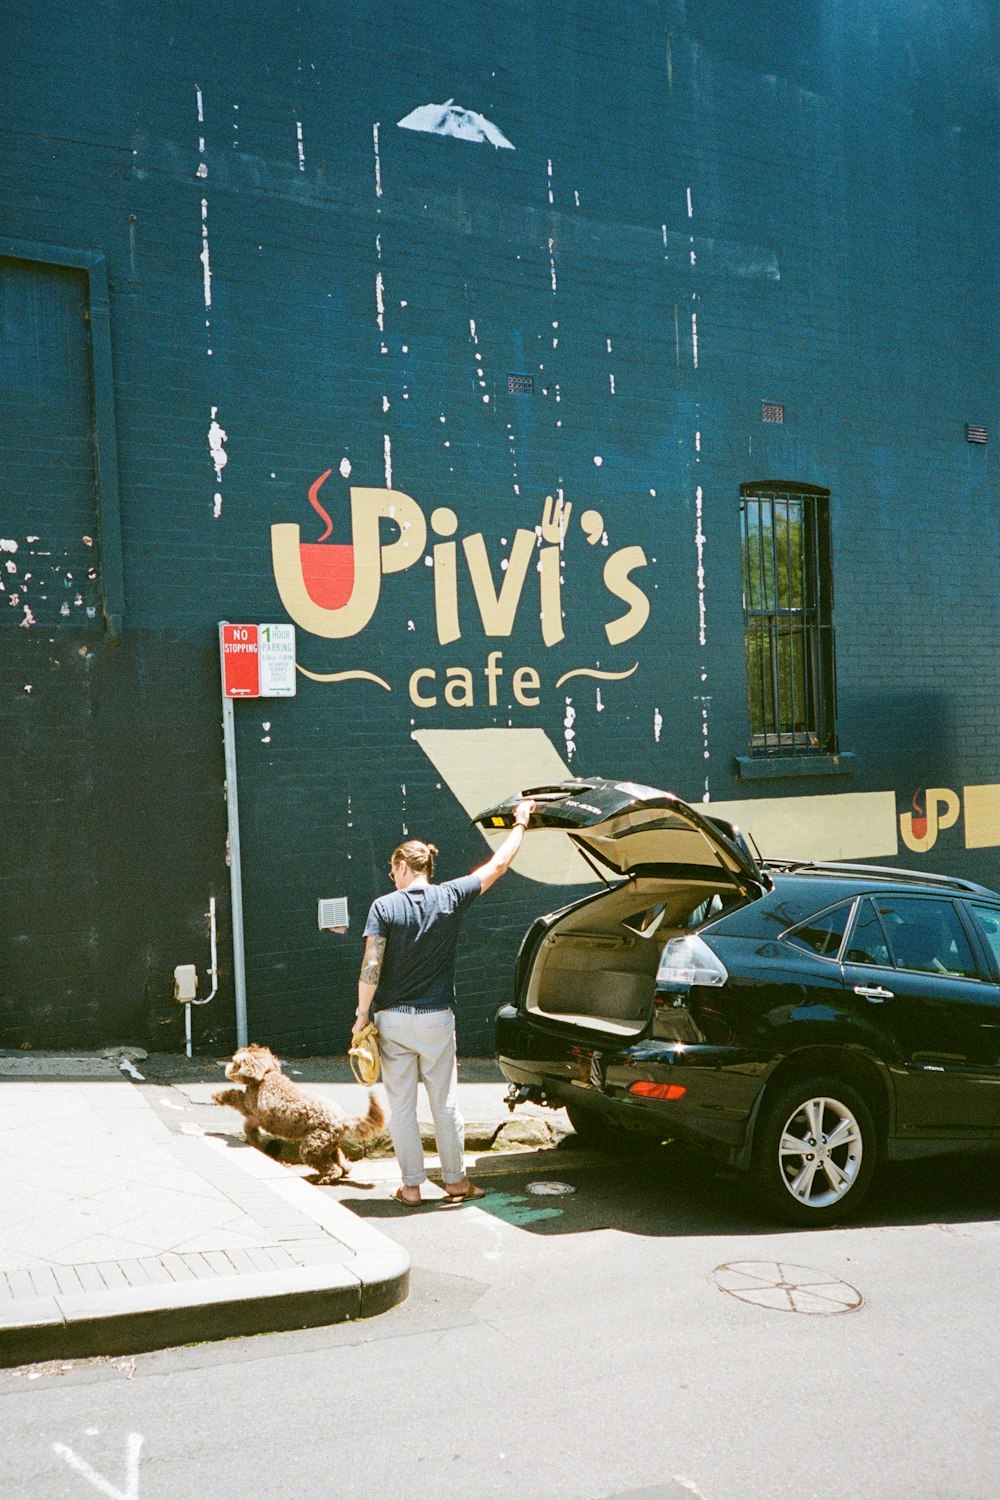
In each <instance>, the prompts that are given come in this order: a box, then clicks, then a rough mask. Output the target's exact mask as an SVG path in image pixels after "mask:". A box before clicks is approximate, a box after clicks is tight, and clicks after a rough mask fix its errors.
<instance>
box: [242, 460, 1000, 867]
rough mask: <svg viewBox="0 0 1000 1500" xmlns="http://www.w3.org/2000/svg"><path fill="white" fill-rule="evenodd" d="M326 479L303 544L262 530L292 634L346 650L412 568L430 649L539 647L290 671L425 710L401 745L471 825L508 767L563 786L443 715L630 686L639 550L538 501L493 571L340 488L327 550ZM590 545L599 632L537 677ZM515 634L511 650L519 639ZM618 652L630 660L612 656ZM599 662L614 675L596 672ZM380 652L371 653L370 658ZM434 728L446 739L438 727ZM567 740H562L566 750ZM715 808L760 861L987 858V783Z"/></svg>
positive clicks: (446, 522) (563, 855)
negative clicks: (899, 795) (368, 689)
mask: <svg viewBox="0 0 1000 1500" xmlns="http://www.w3.org/2000/svg"><path fill="white" fill-rule="evenodd" d="M330 473H331V471H330V470H327V471H326V472H325V473H323V474H321V475H319V477H318V478H317V479H316V480H315V481H314V483H313V484H312V485H311V486H310V489H309V500H310V503H311V505H312V507H313V509H314V511H315V512H316V514H317V515H318V516H319V517H320V519H321V521H322V523H323V527H324V529H323V530H322V532H321V534H320V536H319V537H318V539H317V540H316V541H315V542H309V541H305V542H304V541H303V540H302V537H301V534H300V528H299V526H298V525H297V524H294V523H291V522H288V523H279V524H277V525H274V526H272V527H271V554H272V562H273V567H274V578H275V582H276V584H277V588H278V592H279V594H280V596H281V601H282V603H283V605H284V607H285V609H286V610H287V612H288V614H289V616H290V618H291V619H292V620H293V621H294V622H295V624H296V625H298V626H299V627H300V628H301V629H302V630H304V631H306V632H307V633H308V634H310V635H312V636H317V637H320V638H321V639H325V640H332V641H348V640H351V639H353V638H354V637H357V636H359V635H361V634H362V632H363V631H364V630H365V629H366V628H367V627H368V626H369V625H370V624H371V622H372V620H373V619H374V618H375V615H376V612H377V610H378V608H379V602H380V599H381V598H382V590H383V585H384V583H385V581H386V580H387V579H391V578H392V576H393V575H394V574H397V573H405V572H407V571H409V570H412V569H414V568H419V575H418V574H415V573H411V577H410V584H411V586H412V585H413V584H414V583H416V586H417V587H418V588H423V589H425V590H427V598H428V601H429V602H430V603H432V605H433V612H434V621H435V626H436V632H437V640H438V644H439V645H441V646H447V645H450V644H452V643H454V642H460V641H463V640H468V639H469V636H470V634H471V633H472V632H473V631H474V630H475V629H476V628H477V627H481V629H482V634H483V635H484V636H486V637H487V639H500V640H503V639H505V638H508V637H510V636H511V634H512V632H513V629H514V625H515V622H516V620H517V619H518V617H519V615H523V616H524V617H525V618H530V617H531V616H534V617H535V618H536V619H537V621H538V629H539V637H538V646H539V651H538V655H537V656H536V657H535V659H533V660H530V661H520V660H519V661H512V660H507V661H505V660H504V654H503V650H502V649H499V648H496V649H492V650H489V651H486V652H484V653H483V659H480V660H478V661H473V662H472V664H471V665H470V664H465V665H457V664H456V665H448V666H445V665H443V664H442V663H440V662H438V663H437V664H432V663H427V664H426V665H420V666H417V667H412V666H411V665H410V664H409V663H408V664H407V665H406V666H405V667H400V675H399V678H398V680H396V679H394V680H392V681H389V680H387V678H386V677H385V676H382V675H380V674H379V673H376V672H373V671H371V670H370V667H368V666H365V665H364V658H363V656H362V658H361V660H360V661H358V662H357V663H356V664H352V665H350V666H347V667H346V668H345V669H344V670H340V671H336V672H319V671H313V670H311V669H309V668H307V667H305V666H303V665H302V664H301V663H299V664H298V670H299V671H300V672H301V673H302V674H303V675H304V676H306V677H309V678H311V679H312V680H313V681H315V682H325V683H336V682H344V681H349V680H352V679H362V680H364V681H368V682H371V683H372V684H374V685H376V686H377V687H378V688H379V689H380V690H384V691H385V692H389V693H393V692H398V693H401V694H403V695H405V700H406V701H408V702H409V703H410V704H411V705H412V706H413V707H414V708H416V709H418V710H425V711H429V710H434V711H435V712H434V715H433V718H434V720H435V727H432V728H431V727H428V728H424V727H417V728H415V729H413V730H412V738H413V739H414V740H415V741H416V742H417V744H419V745H420V747H421V749H422V750H423V752H424V754H426V755H427V756H428V758H429V759H430V760H431V761H432V762H433V764H434V765H435V766H436V768H437V770H438V772H439V774H440V775H441V777H442V779H443V780H444V781H445V782H446V783H447V784H448V786H449V787H450V789H451V790H452V792H453V793H454V795H455V796H456V798H457V799H458V801H459V802H460V803H461V804H462V805H463V806H464V807H465V810H466V811H467V812H468V813H469V814H470V815H472V814H474V813H475V812H477V811H478V810H479V809H480V808H482V807H484V806H486V805H487V804H488V803H489V802H490V801H493V800H497V799H499V798H501V797H503V796H506V795H508V794H509V792H510V791H511V785H510V781H511V768H512V767H515V766H516V767H517V768H518V777H515V780H517V779H519V778H520V780H521V784H523V785H529V784H532V783H534V784H536V785H541V784H543V783H545V782H547V781H551V780H558V779H561V778H562V777H563V776H568V775H571V774H572V772H571V771H570V769H569V767H568V766H567V765H566V764H565V762H564V760H563V758H562V755H561V753H560V751H559V750H558V749H557V748H556V746H555V745H554V744H553V743H552V741H551V740H550V739H549V737H548V735H547V734H546V733H545V731H544V730H543V729H541V728H538V727H533V728H513V727H508V728H500V727H497V726H492V727H488V728H478V729H477V728H466V727H465V725H466V724H467V723H468V722H469V720H468V719H466V718H464V717H463V715H462V714H461V713H460V712H453V711H457V710H462V709H469V708H476V707H480V708H486V709H490V708H497V707H499V705H500V702H501V695H502V701H503V702H504V703H508V702H510V701H511V699H513V700H516V702H517V703H519V704H520V705H521V706H522V707H525V708H536V707H539V706H540V705H541V704H542V703H543V702H544V697H545V694H546V692H548V693H554V692H556V691H560V690H565V689H566V688H567V685H568V684H569V683H570V682H571V681H572V680H573V679H575V678H597V679H598V680H599V681H607V682H615V681H623V680H624V679H626V678H630V677H632V676H633V674H634V673H636V672H637V670H638V667H639V659H638V653H636V654H635V655H633V654H632V651H633V649H634V648H632V647H630V646H629V643H630V642H634V641H635V640H636V638H637V637H638V636H639V635H640V633H641V632H642V631H643V629H644V628H645V626H646V623H647V621H648V619H649V614H650V601H649V592H648V590H649V588H650V587H651V585H650V584H649V583H648V581H647V580H648V574H647V571H646V570H647V569H648V568H649V567H650V564H651V562H652V561H653V560H652V559H649V558H647V556H646V553H645V551H644V549H643V548H642V547H641V546H636V545H630V546H623V547H618V548H612V546H611V544H610V540H609V537H608V533H607V530H606V527H605V521H604V517H603V515H602V514H601V512H600V511H598V510H595V509H584V510H579V508H578V507H574V506H573V504H571V503H568V502H566V501H564V500H563V499H562V498H559V499H552V498H548V499H546V501H545V503H544V506H543V508H542V513H541V516H540V518H539V520H538V522H537V524H535V525H533V526H527V525H522V526H518V527H517V528H516V530H515V531H514V534H513V538H512V540H510V542H509V544H508V542H507V541H503V543H502V545H503V546H504V549H505V556H504V557H503V558H502V560H500V561H499V562H497V563H496V564H494V563H492V562H491V560H490V556H489V552H488V549H487V543H486V539H485V537H484V535H483V533H482V532H479V531H477V532H473V533H471V534H470V535H467V536H463V537H459V535H458V531H459V522H458V516H457V515H456V513H455V511H453V510H452V509H450V507H448V506H443V505H442V506H438V507H436V508H435V509H433V510H432V511H431V512H430V515H429V518H428V517H427V516H426V515H425V513H424V511H423V509H422V508H421V506H419V505H418V504H417V502H416V501H415V500H414V499H412V498H411V496H409V495H406V494H404V493H403V492H402V491H400V490H392V489H369V488H364V487H358V486H352V487H351V490H350V515H351V540H350V542H340V541H330V540H329V538H330V537H331V536H332V534H333V522H332V520H331V519H330V516H329V514H328V512H327V510H326V509H325V508H324V506H323V504H322V502H321V499H320V492H321V490H322V488H323V485H324V484H325V483H326V481H327V479H328V478H329V476H330ZM428 543H430V547H429V550H428ZM598 547H600V548H601V553H602V555H603V563H602V564H601V566H600V580H601V583H602V585H603V594H602V593H601V592H600V590H597V591H596V596H595V601H590V600H588V604H589V605H590V607H589V608H588V618H589V619H594V617H595V614H596V616H597V620H598V622H599V623H598V624H597V626H596V632H597V633H595V639H594V650H593V655H592V656H591V659H590V660H589V661H581V662H580V663H579V664H578V665H575V666H572V667H570V668H569V669H564V670H561V671H559V672H557V671H555V670H554V669H552V668H551V667H550V668H548V669H546V665H545V653H546V650H547V649H548V648H551V647H554V646H558V645H559V644H560V643H561V642H562V641H563V640H564V638H565V632H564V628H563V619H564V614H563V591H564V588H565V587H566V577H567V573H568V570H569V568H570V566H571V565H572V564H573V562H574V559H576V560H577V561H579V560H580V559H581V556H582V554H583V553H584V552H585V549H587V548H595V549H596V548H598ZM460 570H464V573H465V575H466V576H467V579H468V582H469V583H470V584H471V598H472V600H473V601H474V615H473V605H472V604H471V603H470V601H469V598H468V590H467V589H463V590H462V591H461V597H463V598H464V599H465V606H464V607H465V612H466V615H471V616H472V618H463V617H462V613H461V609H462V606H461V605H460V588H459V584H460V576H461V574H460ZM570 576H571V575H570ZM418 577H419V582H417V580H418ZM389 586H390V587H391V585H389ZM602 604H603V605H604V608H603V610H602V609H601V605H602ZM520 638H521V639H524V632H523V631H522V632H520ZM620 647H627V648H628V649H626V650H625V651H622V652H619V650H618V648H620ZM609 653H610V660H611V662H612V666H609V665H607V662H608V657H609ZM359 654H360V653H359ZM389 655H390V653H383V654H382V659H384V658H385V657H386V656H389ZM383 670H386V671H390V670H391V669H386V668H383ZM569 691H570V692H572V689H569ZM568 701H569V699H568V697H567V702H568ZM442 719H443V721H444V725H445V726H448V727H442ZM571 739H572V735H571V734H569V733H567V753H570V751H569V745H570V741H571ZM713 810H714V811H716V812H717V813H718V814H719V816H721V817H726V818H730V819H732V820H733V821H734V822H737V823H739V824H741V826H742V827H744V828H745V829H746V830H747V831H748V832H750V833H751V834H752V836H753V837H754V839H755V840H756V843H757V845H758V847H759V848H760V849H761V850H763V851H764V852H765V853H767V854H771V855H776V856H777V855H789V856H795V857H797V858H803V859H864V858H886V857H891V856H894V855H897V854H898V852H899V848H900V844H902V845H904V846H905V847H906V848H907V849H908V850H910V851H911V852H912V853H914V854H926V853H928V852H929V851H930V850H932V849H933V848H934V847H935V846H936V845H937V843H938V840H939V836H940V834H941V833H942V832H944V831H945V830H947V829H950V828H952V827H954V826H955V824H956V823H958V821H959V819H961V820H962V828H961V832H962V834H963V835H964V844H965V847H966V848H967V849H977V848H978V849H983V848H995V847H997V846H1000V785H998V784H988V785H980V786H965V787H963V788H961V791H960V792H958V791H954V790H952V789H950V788H947V787H927V788H920V789H919V790H918V791H917V792H915V793H914V794H913V796H912V800H911V799H910V797H909V794H907V796H906V798H905V799H904V810H903V811H902V812H900V811H898V809H897V803H896V793H895V792H894V791H888V790H887V791H873V792H852V791H845V792H839V793H836V794H833V795H798V796H794V797H759V798H754V799H750V800H747V801H734V802H714V801H713ZM953 837H954V836H953ZM568 848H569V845H568V841H567V840H565V839H562V838H561V837H559V836H558V835H556V836H554V837H553V838H552V839H549V840H548V842H547V835H546V833H545V832H544V831H542V832H540V833H539V835H538V837H537V839H535V840H534V841H532V844H531V848H530V849H525V851H523V854H522V857H521V859H520V860H519V862H518V870H519V873H520V874H522V875H524V876H527V877H528V878H529V879H535V880H542V881H547V882H552V883H567V882H570V881H576V880H582V879H590V878H592V877H591V874H590V872H589V871H587V870H585V869H583V868H579V869H578V868H576V867H575V866H574V864H573V857H572V851H570V855H569V861H570V862H569V864H567V850H568Z"/></svg>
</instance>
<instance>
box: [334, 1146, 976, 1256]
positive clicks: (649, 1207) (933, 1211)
mask: <svg viewBox="0 0 1000 1500" xmlns="http://www.w3.org/2000/svg"><path fill="white" fill-rule="evenodd" d="M359 1175H360V1174H359ZM471 1175H473V1176H474V1177H475V1178H476V1180H477V1181H479V1182H481V1183H482V1185H483V1186H484V1187H485V1188H487V1190H488V1191H487V1196H486V1197H485V1198H484V1199H482V1200H481V1201H479V1202H477V1203H476V1204H475V1208H476V1209H477V1210H480V1211H482V1212H485V1213H488V1214H492V1215H493V1216H494V1217H495V1218H498V1219H502V1220H503V1221H504V1222H506V1223H508V1224H513V1225H515V1226H516V1227H518V1228H522V1229H525V1230H528V1231H529V1232H530V1233H532V1234H541V1235H560V1234H585V1233H589V1232H591V1231H593V1230H596V1229H615V1230H618V1231H620V1232H623V1233H626V1234H637V1235H644V1236H663V1237H674V1236H691V1235H719V1234H769V1235H771V1234H774V1233H775V1232H776V1231H778V1230H780V1229H781V1228H782V1226H781V1225H779V1224H777V1223H776V1222H775V1221H774V1220H772V1219H769V1218H767V1217H766V1216H765V1215H764V1214H763V1213H762V1212H761V1211H760V1209H759V1208H758V1207H757V1206H756V1205H755V1203H754V1201H753V1197H752V1190H751V1188H750V1185H749V1184H748V1183H747V1182H746V1181H745V1180H744V1178H743V1177H742V1175H741V1174H740V1173H738V1172H735V1171H732V1170H730V1169H727V1168H724V1167H720V1166H719V1165H718V1164H717V1163H715V1162H713V1161H711V1160H709V1159H707V1158H705V1157H704V1156H702V1155H701V1154H700V1153H698V1152H695V1151H692V1150H690V1149H689V1148H687V1147H683V1146H680V1145H678V1144H677V1143H676V1142H667V1143H665V1144H663V1145H658V1146H656V1147H655V1148H653V1149H652V1150H649V1151H646V1152H644V1153H642V1154H641V1155H638V1156H634V1157H631V1158H622V1157H618V1158H611V1157H606V1156H602V1155H599V1154H598V1153H596V1152H585V1151H582V1150H580V1149H579V1148H578V1147H577V1146H576V1145H575V1138H574V1137H572V1136H569V1137H567V1138H566V1140H565V1142H563V1143H562V1144H561V1145H560V1146H557V1147H555V1148H553V1149H549V1150H541V1151H532V1152H522V1153H518V1154H512V1155H507V1156H503V1157H499V1158H498V1157H495V1156H484V1157H481V1158H479V1159H478V1161H477V1162H476V1165H475V1167H474V1168H473V1169H472V1174H471ZM358 1186H359V1187H360V1184H359V1185H358ZM567 1189H570V1190H571V1191H567ZM338 1196H339V1197H340V1198H341V1200H342V1202H343V1203H344V1204H345V1205H346V1206H347V1207H348V1208H350V1209H352V1210H353V1211H354V1212H355V1213H357V1214H358V1215H359V1216H361V1217H364V1218H369V1219H383V1220H385V1221H392V1220H398V1219H401V1218H408V1217H411V1216H413V1215H420V1216H427V1215H431V1214H440V1213H463V1212H466V1211H467V1209H468V1208H469V1207H471V1205H463V1204H457V1205H456V1204H449V1203H445V1202H440V1203H439V1202H438V1201H437V1200H433V1201H429V1202H427V1203H426V1204H425V1205H423V1206H422V1207H421V1208H419V1209H415V1210H413V1209H407V1208H405V1207H403V1206H402V1205H400V1204H397V1203H395V1202H393V1201H391V1200H389V1201H386V1200H385V1199H383V1198H379V1199H375V1200H372V1199H366V1198H364V1197H362V1196H357V1197H355V1196H354V1189H353V1185H352V1183H351V1182H350V1181H348V1182H346V1183H344V1184H343V1186H342V1187H341V1188H340V1189H339V1191H338ZM997 1218H1000V1173H998V1171H997V1160H996V1158H995V1157H991V1156H986V1157H963V1158H954V1159H940V1160H937V1161H925V1162H918V1163H907V1164H905V1165H900V1164H893V1165H891V1166H886V1167H883V1169H882V1171H881V1173H880V1175H879V1177H878V1178H877V1180H876V1183H875V1185H874V1187H873V1188H872V1190H871V1192H870V1193H869V1195H868V1198H867V1199H866V1201H865V1203H864V1204H863V1205H862V1208H861V1210H860V1212H859V1213H858V1214H857V1216H856V1217H855V1218H854V1219H853V1220H852V1221H851V1223H852V1225H854V1226H855V1227H865V1226H868V1227H888V1226H903V1225H908V1224H938V1223H947V1224H966V1223H977V1222H989V1221H992V1220H994V1219H997Z"/></svg>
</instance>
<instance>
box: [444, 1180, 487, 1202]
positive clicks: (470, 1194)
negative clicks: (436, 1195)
mask: <svg viewBox="0 0 1000 1500" xmlns="http://www.w3.org/2000/svg"><path fill="white" fill-rule="evenodd" d="M442 1186H443V1188H444V1190H445V1192H446V1193H447V1194H448V1197H449V1198H450V1199H451V1200H452V1202H453V1203H461V1202H462V1200H463V1199H465V1198H485V1197H486V1189H485V1188H482V1187H480V1186H479V1184H478V1182H467V1183H466V1184H465V1187H464V1188H462V1189H461V1190H460V1191H459V1192H457V1193H456V1192H453V1191H452V1189H451V1188H450V1187H449V1186H448V1184H447V1183H446V1182H445V1183H442Z"/></svg>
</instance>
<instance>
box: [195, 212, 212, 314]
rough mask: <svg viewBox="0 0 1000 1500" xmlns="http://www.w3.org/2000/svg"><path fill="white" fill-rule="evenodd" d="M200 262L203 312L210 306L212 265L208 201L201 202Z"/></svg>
mask: <svg viewBox="0 0 1000 1500" xmlns="http://www.w3.org/2000/svg"><path fill="white" fill-rule="evenodd" d="M198 259H199V260H200V261H201V269H202V290H203V293H204V297H205V311H206V312H208V310H209V309H210V308H211V306H212V263H211V258H210V256H209V251H208V199H207V198H202V200H201V254H200V255H199V257H198Z"/></svg>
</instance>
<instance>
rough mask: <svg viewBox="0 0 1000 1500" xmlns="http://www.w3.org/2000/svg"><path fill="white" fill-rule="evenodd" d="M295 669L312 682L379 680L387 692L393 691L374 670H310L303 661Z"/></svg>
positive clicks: (296, 664) (379, 683)
mask: <svg viewBox="0 0 1000 1500" xmlns="http://www.w3.org/2000/svg"><path fill="white" fill-rule="evenodd" d="M295 670H296V672H301V673H302V675H303V677H308V678H309V679H310V681H311V682H377V683H378V685H379V687H381V688H385V690H386V692H387V693H391V692H392V688H391V687H390V686H389V684H388V683H387V682H384V681H383V680H382V678H381V677H376V676H375V673H374V672H360V671H359V672H310V671H309V670H308V668H307V667H304V666H302V664H301V662H296V663H295Z"/></svg>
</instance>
